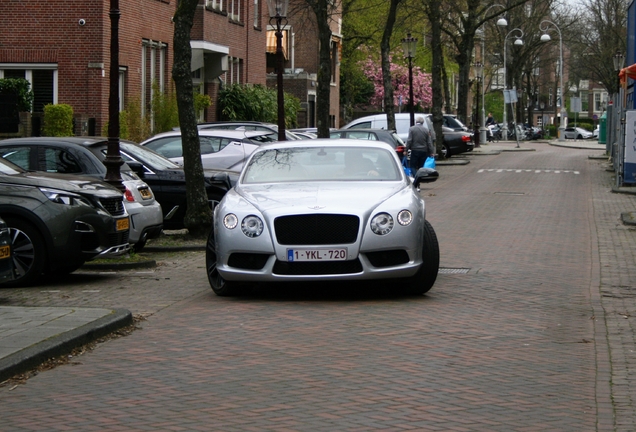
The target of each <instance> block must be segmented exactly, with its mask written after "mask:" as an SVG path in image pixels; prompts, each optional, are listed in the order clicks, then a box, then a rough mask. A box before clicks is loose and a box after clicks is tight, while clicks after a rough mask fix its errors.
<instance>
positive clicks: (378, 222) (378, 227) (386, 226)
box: [371, 213, 393, 235]
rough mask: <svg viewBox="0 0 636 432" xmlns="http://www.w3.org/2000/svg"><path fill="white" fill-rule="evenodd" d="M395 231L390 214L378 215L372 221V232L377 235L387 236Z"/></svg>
mask: <svg viewBox="0 0 636 432" xmlns="http://www.w3.org/2000/svg"><path fill="white" fill-rule="evenodd" d="M392 229H393V217H392V216H391V215H390V214H388V213H378V214H377V215H375V216H373V219H371V231H373V232H374V233H375V234H377V235H386V234H388V233H390V232H391V230H392Z"/></svg>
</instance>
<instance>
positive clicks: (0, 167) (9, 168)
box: [0, 158, 25, 175]
mask: <svg viewBox="0 0 636 432" xmlns="http://www.w3.org/2000/svg"><path fill="white" fill-rule="evenodd" d="M23 172H25V170H23V169H22V168H20V167H19V166H17V165H15V164H13V163H11V162H9V161H8V160H6V159H3V158H0V173H2V174H5V175H16V174H20V173H23Z"/></svg>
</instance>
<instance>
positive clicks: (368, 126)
mask: <svg viewBox="0 0 636 432" xmlns="http://www.w3.org/2000/svg"><path fill="white" fill-rule="evenodd" d="M355 127H356V128H366V129H371V122H370V121H368V122H362V123H357V124H356V125H355Z"/></svg>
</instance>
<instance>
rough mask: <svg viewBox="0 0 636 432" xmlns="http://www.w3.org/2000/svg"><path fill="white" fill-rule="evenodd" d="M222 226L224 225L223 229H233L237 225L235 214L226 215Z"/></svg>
mask: <svg viewBox="0 0 636 432" xmlns="http://www.w3.org/2000/svg"><path fill="white" fill-rule="evenodd" d="M223 225H225V228H227V229H234V228H236V226H237V225H238V218H237V217H236V215H235V214H232V213H229V214H226V215H225V217H224V218H223Z"/></svg>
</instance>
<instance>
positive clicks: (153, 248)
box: [142, 244, 205, 252]
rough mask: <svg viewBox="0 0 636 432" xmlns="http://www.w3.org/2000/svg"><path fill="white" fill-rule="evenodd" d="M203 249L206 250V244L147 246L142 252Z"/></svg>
mask: <svg viewBox="0 0 636 432" xmlns="http://www.w3.org/2000/svg"><path fill="white" fill-rule="evenodd" d="M203 250H205V244H201V245H189V246H146V247H145V248H144V249H143V251H142V252H190V251H203Z"/></svg>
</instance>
